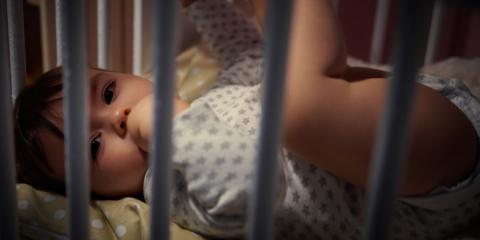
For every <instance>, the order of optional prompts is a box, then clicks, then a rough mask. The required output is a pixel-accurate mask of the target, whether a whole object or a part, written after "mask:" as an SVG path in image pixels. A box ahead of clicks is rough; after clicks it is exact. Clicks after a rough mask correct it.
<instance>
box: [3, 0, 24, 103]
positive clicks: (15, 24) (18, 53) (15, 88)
mask: <svg viewBox="0 0 480 240" xmlns="http://www.w3.org/2000/svg"><path fill="white" fill-rule="evenodd" d="M7 22H8V33H9V34H8V40H9V45H10V51H9V53H10V75H11V79H12V86H11V87H12V92H11V96H12V99H13V100H15V98H16V97H17V94H18V93H19V92H20V90H22V88H23V86H24V85H25V79H26V78H25V74H26V65H25V34H24V32H23V29H24V27H23V1H18V0H7Z"/></svg>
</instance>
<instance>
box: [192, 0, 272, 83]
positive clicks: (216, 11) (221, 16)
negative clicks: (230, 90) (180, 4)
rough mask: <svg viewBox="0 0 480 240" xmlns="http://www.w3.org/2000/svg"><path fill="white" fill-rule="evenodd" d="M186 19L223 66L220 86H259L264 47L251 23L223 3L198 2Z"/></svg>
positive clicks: (201, 0)
mask: <svg viewBox="0 0 480 240" xmlns="http://www.w3.org/2000/svg"><path fill="white" fill-rule="evenodd" d="M187 15H188V16H189V18H190V19H191V21H192V22H193V23H194V25H195V26H196V28H197V31H199V32H200V33H201V34H202V36H203V38H205V39H206V40H207V42H208V44H209V46H210V49H211V50H212V52H213V53H214V55H215V57H216V58H217V59H218V61H219V62H220V64H221V65H222V70H223V71H222V73H221V74H220V76H219V79H218V82H219V83H220V84H241V85H245V84H247V85H253V84H257V83H259V82H260V80H261V78H260V69H261V66H262V62H263V54H262V52H263V45H262V39H261V35H260V32H259V30H258V29H257V27H256V26H255V24H254V23H253V22H252V21H250V20H249V19H248V18H247V17H246V16H244V15H243V14H242V13H241V12H240V11H239V10H238V9H237V8H235V6H233V5H232V4H230V3H228V2H227V1H226V0H197V1H195V2H194V3H193V4H191V5H190V6H189V7H187Z"/></svg>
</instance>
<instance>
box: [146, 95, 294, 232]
mask: <svg viewBox="0 0 480 240" xmlns="http://www.w3.org/2000/svg"><path fill="white" fill-rule="evenodd" d="M173 134H174V146H175V148H174V149H175V150H174V154H173V158H172V161H173V169H174V174H173V175H174V181H173V186H172V191H171V202H172V205H171V206H172V211H171V212H172V219H173V221H174V222H176V223H177V224H179V225H180V226H182V227H184V228H187V229H189V230H192V231H194V232H197V233H200V234H203V235H206V236H213V237H221V238H230V237H241V236H243V235H244V234H245V227H246V216H247V211H248V209H247V202H248V200H249V199H250V196H249V195H250V193H251V190H252V181H253V177H252V175H253V171H254V167H255V163H254V160H255V156H256V148H257V147H256V145H257V143H256V141H255V139H254V138H252V137H251V136H248V135H246V134H244V133H242V132H241V131H238V130H236V129H235V128H233V127H231V126H230V125H229V124H227V123H224V122H221V121H220V120H219V119H218V118H217V117H216V116H215V114H214V113H213V112H212V111H211V109H209V107H208V105H204V104H197V105H196V106H192V107H191V108H190V109H189V110H188V111H187V112H184V113H182V114H181V115H179V116H178V117H177V118H176V119H175V126H174V131H173ZM282 156H283V155H282V154H280V153H279V158H282ZM279 160H280V159H279ZM279 169H283V168H281V167H279ZM276 183H277V187H278V188H277V189H278V190H277V191H276V196H275V205H276V206H280V205H281V204H282V203H283V199H284V195H285V192H286V184H285V180H284V174H283V170H279V173H278V180H277V181H276ZM145 184H146V190H145V197H146V199H147V200H149V191H150V190H149V189H150V188H151V187H149V185H150V178H149V177H146V178H145Z"/></svg>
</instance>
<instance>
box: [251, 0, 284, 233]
mask: <svg viewBox="0 0 480 240" xmlns="http://www.w3.org/2000/svg"><path fill="white" fill-rule="evenodd" d="M267 11H268V12H267V35H266V45H265V47H266V62H265V82H264V84H265V94H264V96H263V99H262V119H261V124H260V138H259V152H258V155H257V156H258V157H257V160H256V166H255V175H254V179H255V182H254V183H253V184H254V185H253V194H252V195H251V199H250V204H249V212H248V216H249V222H248V224H249V225H248V227H249V232H248V239H255V240H269V239H273V210H274V209H273V206H274V198H275V189H276V184H275V182H276V180H277V179H278V178H277V169H278V163H277V161H278V150H279V149H280V145H281V139H282V137H281V135H282V131H281V126H282V116H283V114H282V112H283V109H282V108H283V107H282V105H283V93H284V88H285V86H284V85H285V84H284V82H285V69H286V62H287V52H288V51H287V50H288V42H289V41H288V40H289V32H290V20H291V15H292V0H269V1H268V10H267ZM267 106H268V107H267Z"/></svg>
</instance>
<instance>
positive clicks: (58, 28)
mask: <svg viewBox="0 0 480 240" xmlns="http://www.w3.org/2000/svg"><path fill="white" fill-rule="evenodd" d="M62 1H63V0H55V29H56V30H55V33H56V35H55V36H56V43H57V47H56V53H57V66H59V65H62V43H63V41H62V36H63V33H62V21H61V19H60V18H61V10H60V8H61V2H62Z"/></svg>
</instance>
